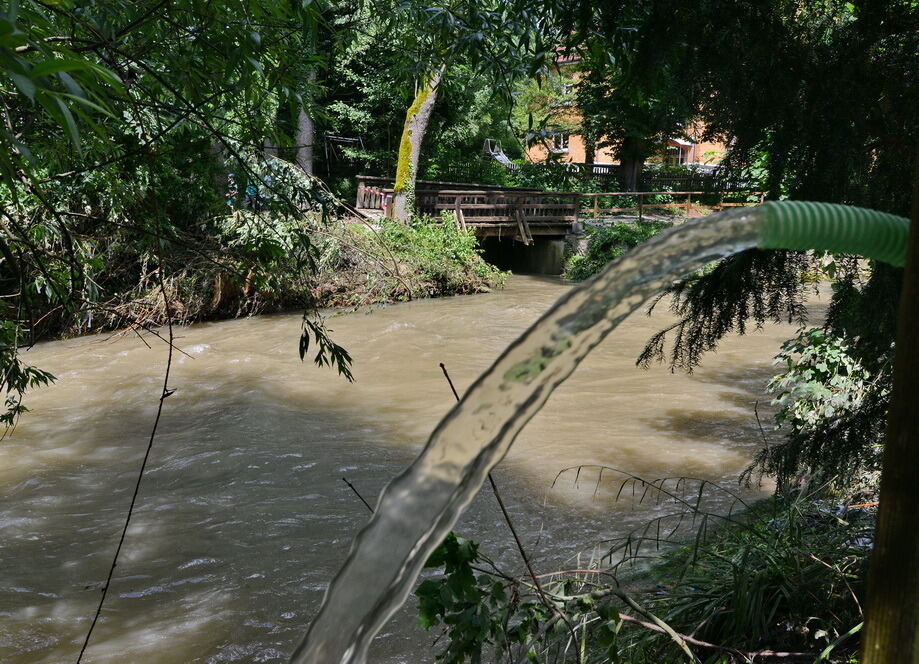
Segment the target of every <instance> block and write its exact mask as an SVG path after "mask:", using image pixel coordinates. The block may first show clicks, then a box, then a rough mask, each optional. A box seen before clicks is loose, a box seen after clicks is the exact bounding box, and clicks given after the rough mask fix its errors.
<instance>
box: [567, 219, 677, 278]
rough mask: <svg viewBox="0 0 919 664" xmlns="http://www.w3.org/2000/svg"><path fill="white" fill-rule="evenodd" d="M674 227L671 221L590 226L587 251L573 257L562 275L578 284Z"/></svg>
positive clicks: (568, 261) (588, 228)
mask: <svg viewBox="0 0 919 664" xmlns="http://www.w3.org/2000/svg"><path fill="white" fill-rule="evenodd" d="M670 226H671V224H670V223H669V222H664V221H637V222H635V223H623V222H618V223H615V224H612V225H611V226H607V227H605V228H593V227H590V226H588V227H587V232H588V234H589V235H590V237H589V240H588V245H587V252H586V253H585V254H584V255H583V256H579V255H573V256H570V257H569V258H568V260H567V262H566V264H565V272H564V274H563V275H562V276H563V277H565V278H566V279H574V280H575V281H581V280H583V279H587V278H588V277H592V276H593V275H595V274H597V273H598V272H600V270H602V269H603V268H604V267H606V264H607V263H609V262H610V261H611V260H614V259H616V258H619V257H620V256H621V255H622V254H624V253H625V252H626V251H628V250H629V249H631V248H632V247H634V246H636V245H639V244H641V243H642V242H645V241H647V240H650V239H651V238H652V237H654V236H655V235H657V234H658V233H660V232H661V231H662V230H664V229H666V228H669V227H670Z"/></svg>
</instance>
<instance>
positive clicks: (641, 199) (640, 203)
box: [638, 192, 645, 221]
mask: <svg viewBox="0 0 919 664" xmlns="http://www.w3.org/2000/svg"><path fill="white" fill-rule="evenodd" d="M644 197H645V195H644V192H639V193H638V221H641V216H642V207H643V203H644Z"/></svg>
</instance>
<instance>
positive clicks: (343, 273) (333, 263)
mask: <svg viewBox="0 0 919 664" xmlns="http://www.w3.org/2000/svg"><path fill="white" fill-rule="evenodd" d="M317 246H318V249H319V255H320V260H319V265H318V272H317V274H316V277H315V280H314V282H313V286H312V302H313V304H314V305H315V306H317V307H341V306H349V307H350V306H364V305H368V304H377V303H385V302H395V301H402V300H411V299H415V298H419V297H438V296H444V295H456V294H464V293H482V292H487V291H489V290H491V289H492V288H499V287H501V286H502V285H503V284H504V280H505V278H506V275H505V273H503V272H501V271H500V270H498V269H496V268H495V267H493V266H491V265H489V264H488V263H486V262H485V261H484V260H483V259H482V257H481V249H480V248H479V246H478V242H477V241H476V238H475V235H474V234H473V233H472V232H471V231H462V230H460V229H459V228H457V226H456V223H455V220H454V217H453V215H452V214H449V213H448V214H444V216H443V218H442V219H441V220H439V221H438V220H433V219H417V218H416V219H413V220H412V221H411V223H409V224H403V223H401V222H396V221H392V220H389V219H384V220H382V221H381V223H380V226H379V227H378V228H377V227H374V226H371V225H369V224H357V223H344V224H335V225H331V226H330V227H329V229H328V234H327V235H326V238H325V239H324V240H322V241H320V242H319V244H318V245H317Z"/></svg>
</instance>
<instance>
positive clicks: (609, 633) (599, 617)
mask: <svg viewBox="0 0 919 664" xmlns="http://www.w3.org/2000/svg"><path fill="white" fill-rule="evenodd" d="M633 479H635V480H637V481H639V482H640V483H641V485H642V486H644V487H645V490H644V492H645V493H646V492H648V491H651V492H652V493H655V494H657V495H658V497H659V498H660V499H661V500H663V501H664V503H665V504H668V505H670V506H671V507H676V508H677V509H676V511H670V512H668V513H667V514H665V515H663V516H661V517H658V518H656V519H655V520H654V521H652V522H651V523H649V524H647V525H646V526H645V527H643V528H641V529H639V530H637V531H634V532H633V533H631V534H630V535H628V536H627V537H626V538H624V539H623V540H622V541H616V542H613V543H611V544H610V547H609V550H608V552H607V554H606V555H605V556H604V558H603V559H602V560H601V561H600V562H602V561H606V563H607V565H608V566H607V567H606V568H603V567H594V571H595V572H596V573H595V574H582V573H577V572H575V573H571V572H566V573H558V574H557V575H552V577H551V579H548V580H547V581H546V582H544V584H543V594H544V596H545V598H546V599H547V600H548V601H549V602H550V606H551V608H549V607H546V606H545V605H543V604H541V603H540V602H539V601H536V595H535V594H534V590H533V588H532V587H531V586H529V584H528V583H527V578H526V577H523V578H520V579H515V578H513V577H510V576H508V575H507V574H505V573H504V572H502V571H501V570H499V569H493V571H491V572H488V571H486V567H485V566H484V565H481V564H480V560H482V559H484V556H483V555H482V554H481V553H480V552H479V550H478V547H477V546H476V545H475V544H473V543H470V542H467V541H466V540H462V539H459V538H455V536H452V535H451V538H454V539H451V538H448V539H447V541H446V542H445V544H444V545H442V546H441V547H440V548H439V549H438V551H437V553H436V554H435V556H432V559H431V560H430V561H429V566H432V567H434V566H444V570H443V572H442V573H441V575H440V576H438V577H436V578H429V579H427V580H425V581H424V582H423V583H422V584H421V585H420V586H419V588H418V591H417V592H416V595H417V596H418V598H419V610H420V612H421V622H422V625H423V626H425V627H426V628H431V627H433V626H442V627H443V629H444V635H445V636H446V637H447V639H448V641H447V643H446V645H445V647H444V648H443V649H442V650H441V651H440V653H439V654H438V656H437V657H438V659H439V660H441V661H445V662H450V663H451V664H452V663H460V662H465V661H467V660H468V661H473V662H478V661H481V657H482V655H483V652H482V649H483V646H485V645H487V646H489V647H490V648H492V649H493V660H494V661H505V660H506V661H529V662H572V663H574V662H576V663H577V664H594V663H596V664H600V663H606V662H615V663H619V664H657V663H658V662H678V661H685V660H686V659H687V658H686V655H685V654H684V653H685V650H683V647H684V646H681V645H680V644H678V643H677V642H676V641H675V639H674V637H673V636H671V635H669V634H667V633H666V632H667V630H671V631H672V632H673V633H674V634H675V635H679V634H682V635H691V636H692V637H693V638H695V639H697V640H698V641H701V642H706V643H708V644H711V645H709V646H707V647H706V646H700V645H696V644H690V646H689V649H690V651H691V652H692V653H693V655H694V656H696V657H698V658H699V659H698V660H697V661H705V662H708V663H710V664H727V662H730V661H732V659H731V657H733V658H735V659H734V660H733V661H745V660H744V659H743V658H745V657H746V658H749V657H752V653H755V652H757V651H760V650H775V651H798V652H800V651H804V652H811V653H813V655H812V656H811V659H812V660H814V659H816V658H817V656H818V653H821V652H824V653H826V657H825V658H826V661H834V662H840V661H846V659H845V658H846V657H847V656H848V654H849V653H850V652H851V649H852V647H853V645H854V643H853V641H852V640H851V637H852V635H853V634H855V633H857V632H858V625H859V624H860V621H861V611H860V607H859V601H860V597H861V596H862V595H863V589H864V575H865V570H866V563H867V558H868V554H869V553H870V548H871V535H872V533H873V530H874V514H873V513H872V512H869V511H867V510H865V509H860V508H856V509H849V510H846V509H845V508H841V507H834V506H832V505H829V504H827V503H825V502H823V501H819V500H815V499H814V496H813V495H804V494H798V495H795V496H792V497H788V498H776V499H771V500H767V501H762V502H761V503H759V504H756V505H753V506H747V507H746V509H745V510H744V511H743V512H738V513H735V514H733V515H729V516H726V517H725V516H723V515H721V516H719V515H718V514H715V513H711V512H708V511H706V510H705V509H704V507H703V506H702V502H701V496H702V493H703V491H704V488H705V485H704V484H700V485H699V486H698V487H696V486H695V484H694V482H693V481H692V480H688V479H681V480H678V481H676V482H675V483H674V482H668V481H665V480H659V481H656V482H644V481H641V480H638V478H633ZM690 484H692V487H690V488H687V487H688V486H689V485H690ZM681 486H682V487H683V488H682V490H680V488H679V487H681ZM721 491H722V492H726V491H725V490H721ZM693 492H697V493H696V495H697V496H698V497H697V498H696V499H688V498H687V499H681V498H680V496H681V495H682V494H687V495H688V494H692V493H693ZM726 493H728V494H730V492H726ZM680 506H681V507H680ZM715 522H721V523H723V524H724V525H723V526H721V527H714V526H713V525H712V524H713V523H715ZM690 523H691V524H692V525H693V528H694V529H695V530H694V531H690V532H692V537H691V539H690V541H689V542H688V543H687V542H685V540H684V541H683V542H682V543H676V544H675V542H674V538H673V533H674V532H677V531H678V530H679V529H680V527H681V526H683V525H684V524H690ZM668 532H669V535H665V534H664V533H668ZM681 532H684V533H685V532H686V531H685V528H684V530H683V531H681ZM662 547H663V548H664V550H665V553H663V555H662V556H660V557H659V558H658V559H657V560H656V561H655V562H653V563H652V564H651V565H650V566H649V565H647V564H644V563H643V560H644V558H646V557H647V555H648V554H647V553H644V551H646V550H648V549H654V550H660V549H661V548H662ZM620 554H621V555H620ZM577 566H578V567H583V564H580V565H577ZM475 572H479V573H478V574H476V573H475ZM499 587H500V589H499ZM625 587H628V590H627V591H626V590H624V588H625ZM662 627H664V628H665V629H662Z"/></svg>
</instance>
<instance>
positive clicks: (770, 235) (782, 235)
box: [757, 201, 909, 267]
mask: <svg viewBox="0 0 919 664" xmlns="http://www.w3.org/2000/svg"><path fill="white" fill-rule="evenodd" d="M757 213H758V215H761V216H760V219H761V225H760V241H759V247H760V248H762V249H801V250H804V249H823V250H826V251H832V252H836V253H840V254H858V255H859V256H864V257H865V258H872V259H874V260H878V261H883V262H885V263H890V264H891V265H896V266H898V267H902V266H903V265H905V264H906V238H907V236H908V235H909V219H906V218H904V217H898V216H896V215H893V214H887V213H886V212H877V211H875V210H867V209H865V208H857V207H851V206H848V205H836V204H833V203H807V202H802V201H770V202H768V203H765V204H763V205H761V206H760V207H759V208H758V209H757Z"/></svg>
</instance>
